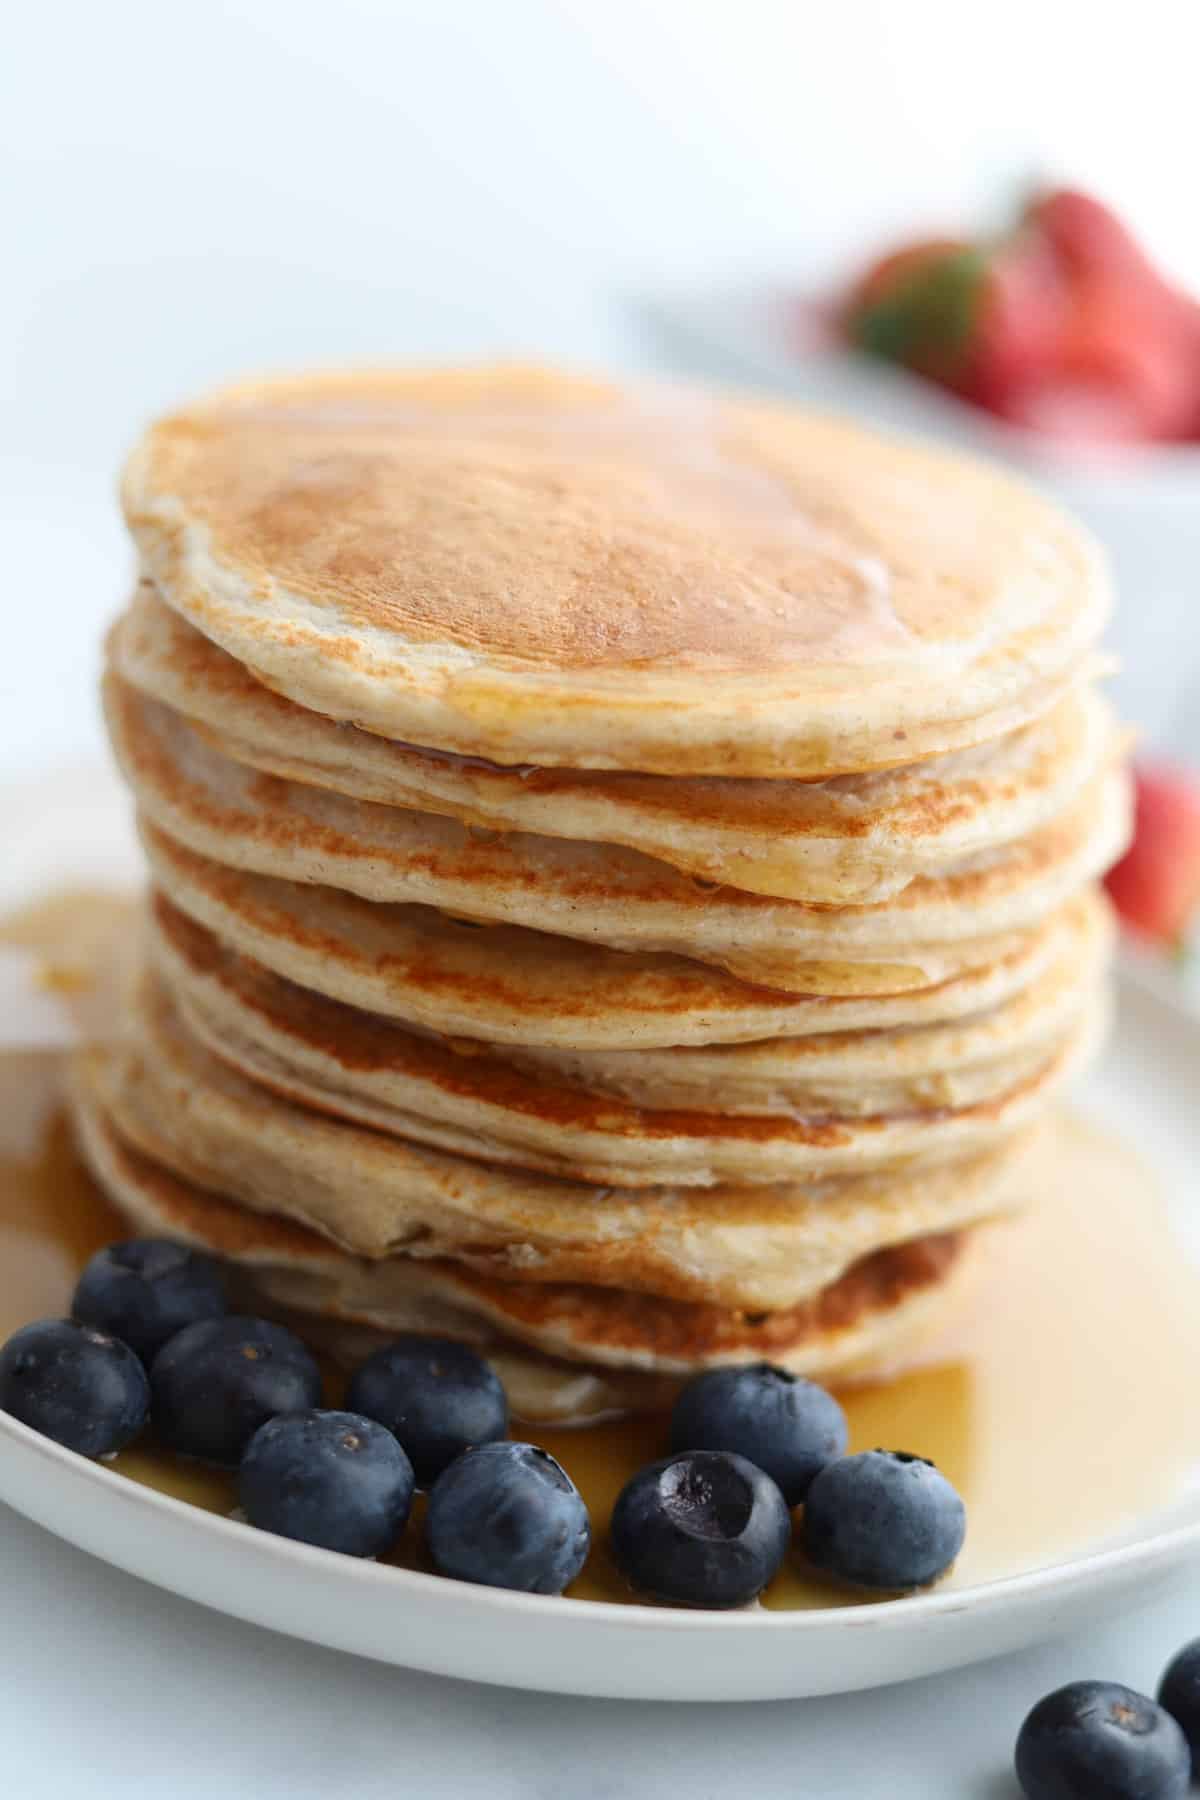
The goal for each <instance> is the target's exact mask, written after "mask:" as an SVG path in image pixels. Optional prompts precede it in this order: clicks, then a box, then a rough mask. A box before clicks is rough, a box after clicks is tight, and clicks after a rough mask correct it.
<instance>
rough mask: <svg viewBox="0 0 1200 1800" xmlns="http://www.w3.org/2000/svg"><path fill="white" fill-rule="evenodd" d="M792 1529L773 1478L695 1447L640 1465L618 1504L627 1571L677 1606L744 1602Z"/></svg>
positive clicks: (616, 1531)
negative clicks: (645, 1466) (679, 1453)
mask: <svg viewBox="0 0 1200 1800" xmlns="http://www.w3.org/2000/svg"><path fill="white" fill-rule="evenodd" d="M791 1535H792V1521H791V1517H790V1515H789V1513H788V1509H787V1504H786V1502H785V1500H784V1498H783V1495H782V1494H781V1493H780V1491H779V1489H778V1488H777V1487H776V1485H775V1483H774V1482H773V1481H772V1480H771V1477H770V1476H769V1475H764V1473H763V1471H762V1470H761V1469H760V1468H758V1467H756V1465H755V1464H754V1463H752V1462H747V1460H746V1458H745V1457H744V1456H734V1455H731V1454H730V1453H729V1452H727V1451H722V1450H688V1451H685V1452H683V1453H682V1454H681V1455H678V1456H668V1457H666V1458H664V1460H663V1461H662V1462H656V1463H651V1464H650V1465H649V1467H648V1468H645V1469H639V1470H638V1472H637V1474H636V1475H635V1476H634V1477H633V1479H632V1480H631V1481H628V1482H627V1483H626V1484H625V1486H624V1487H623V1488H622V1490H621V1492H620V1494H619V1495H618V1496H617V1503H616V1506H615V1507H614V1508H613V1516H612V1548H613V1555H614V1556H615V1557H616V1560H617V1563H618V1565H619V1567H620V1569H621V1571H622V1573H623V1574H624V1575H625V1576H626V1578H627V1579H628V1580H629V1581H630V1582H631V1583H632V1585H633V1586H634V1587H635V1588H638V1589H639V1590H640V1591H641V1592H642V1593H644V1594H650V1595H652V1596H653V1597H654V1598H655V1599H658V1600H669V1601H673V1602H674V1603H675V1604H676V1605H679V1606H720V1607H727V1606H746V1605H747V1604H748V1603H749V1602H750V1601H751V1600H753V1599H755V1597H756V1596H757V1595H758V1594H760V1593H761V1592H762V1590H763V1589H764V1588H765V1587H766V1585H767V1583H768V1582H769V1581H770V1580H771V1579H772V1577H773V1576H774V1575H775V1573H776V1572H777V1570H778V1568H779V1565H780V1563H781V1562H782V1561H783V1558H784V1555H785V1554H786V1552H787V1547H788V1544H789V1542H790V1540H791Z"/></svg>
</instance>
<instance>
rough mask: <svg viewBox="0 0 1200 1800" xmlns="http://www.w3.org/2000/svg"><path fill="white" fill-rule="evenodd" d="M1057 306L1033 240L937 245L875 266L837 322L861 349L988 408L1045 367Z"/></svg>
mask: <svg viewBox="0 0 1200 1800" xmlns="http://www.w3.org/2000/svg"><path fill="white" fill-rule="evenodd" d="M1062 306H1063V301H1062V295H1061V293H1060V288H1059V283H1058V271H1057V265H1056V264H1055V263H1054V261H1053V259H1052V258H1050V257H1049V256H1047V255H1046V254H1045V253H1044V252H1043V251H1042V249H1041V247H1040V246H1039V244H1038V243H1037V240H1036V239H1033V238H1030V239H1027V240H1018V241H1015V242H1013V243H1010V244H1004V245H1001V246H999V247H998V248H996V249H989V248H983V247H975V248H973V247H971V246H970V245H964V244H957V243H954V242H948V241H946V240H941V239H937V240H931V241H929V242H926V243H922V244H913V245H910V246H909V247H908V248H907V249H906V250H901V251H894V252H893V253H892V254H891V255H890V256H888V257H885V258H884V259H883V261H882V262H879V263H876V264H875V265H874V267H873V268H872V269H870V270H869V271H868V273H867V275H866V276H865V277H864V278H863V279H862V280H861V281H860V282H858V283H857V285H856V286H855V288H854V289H853V291H852V293H851V295H850V298H849V301H848V302H847V305H846V307H845V309H844V312H843V319H844V323H845V327H846V331H847V335H848V336H849V338H850V340H851V342H852V343H855V344H857V345H858V346H859V348H860V349H863V350H867V351H870V352H871V353H872V354H873V355H875V356H881V357H884V358H886V359H887V360H888V361H889V362H898V363H902V364H904V366H905V367H906V368H909V369H912V370H914V371H915V372H916V373H917V374H920V375H924V376H925V377H926V378H927V379H928V380H931V381H937V382H939V383H940V384H941V385H942V386H943V387H948V388H951V389H953V390H954V392H956V393H959V394H962V395H963V396H964V397H965V398H967V399H971V400H975V401H977V402H978V403H979V404H980V405H984V406H987V405H991V404H992V403H993V399H994V397H995V396H998V395H1000V394H1001V393H1003V392H1005V391H1006V390H1007V388H1008V387H1009V386H1011V385H1012V383H1013V382H1014V381H1015V380H1017V379H1018V378H1024V377H1025V376H1027V375H1029V374H1030V373H1031V372H1033V371H1035V370H1038V369H1040V368H1041V367H1042V366H1043V365H1044V363H1045V361H1046V358H1047V357H1048V356H1049V355H1050V354H1051V353H1052V351H1053V348H1054V345H1055V343H1056V342H1057V337H1058V332H1059V329H1060V321H1061V314H1062Z"/></svg>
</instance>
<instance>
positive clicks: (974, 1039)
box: [149, 899, 1106, 1186]
mask: <svg viewBox="0 0 1200 1800" xmlns="http://www.w3.org/2000/svg"><path fill="white" fill-rule="evenodd" d="M1096 935H1097V938H1098V940H1099V941H1098V943H1097V944H1095V945H1093V946H1091V949H1090V961H1091V966H1090V968H1089V967H1088V966H1087V964H1086V963H1084V964H1083V965H1082V966H1081V964H1080V963H1079V962H1078V961H1077V960H1076V958H1075V957H1074V956H1071V957H1067V956H1064V957H1063V959H1062V961H1061V963H1060V964H1059V965H1058V966H1057V967H1056V968H1055V969H1054V970H1053V971H1052V973H1051V976H1050V977H1049V978H1048V979H1047V981H1046V982H1045V983H1044V984H1042V985H1041V987H1039V988H1038V989H1036V990H1031V991H1027V992H1026V993H1025V994H1023V995H1021V996H1019V997H1018V998H1017V999H1016V1000H1015V1001H1013V1002H1012V1003H1011V1004H1010V1007H1009V1008H1006V1009H1002V1010H1001V1012H1000V1013H999V1014H998V1015H992V1016H990V1017H987V1018H984V1019H982V1020H977V1021H973V1022H969V1023H967V1024H965V1025H964V1026H962V1027H959V1028H954V1027H951V1028H949V1030H948V1031H947V1032H946V1033H939V1032H938V1031H937V1030H936V1029H932V1030H930V1031H928V1032H927V1033H925V1034H908V1036H907V1037H906V1036H905V1034H899V1035H900V1037H901V1043H900V1045H899V1047H898V1051H897V1058H898V1061H899V1062H900V1063H901V1065H903V1064H904V1063H905V1062H906V1061H907V1063H908V1065H909V1067H910V1068H912V1069H913V1071H914V1078H913V1079H911V1080H909V1081H908V1082H905V1081H904V1080H903V1079H898V1080H896V1081H895V1082H893V1083H891V1084H889V1082H888V1079H887V1072H888V1069H889V1062H888V1054H887V1046H888V1042H889V1034H888V1033H886V1032H873V1033H869V1034H868V1038H867V1043H866V1045H865V1046H864V1044H863V1041H862V1039H861V1037H855V1036H851V1037H849V1039H845V1040H841V1041H839V1040H836V1039H835V1040H833V1041H831V1040H829V1039H828V1038H819V1037H815V1038H810V1039H799V1040H796V1041H795V1044H796V1065H797V1066H796V1067H795V1068H794V1069H793V1070H792V1071H790V1077H791V1080H790V1087H789V1085H788V1072H783V1073H781V1074H780V1075H778V1076H777V1078H776V1086H775V1090H774V1097H776V1098H778V1093H779V1090H780V1089H783V1091H784V1092H787V1093H788V1094H789V1095H790V1098H791V1101H792V1104H791V1105H790V1106H788V1107H786V1108H784V1107H781V1106H779V1105H778V1104H777V1105H776V1106H775V1107H774V1108H773V1109H772V1111H771V1112H770V1113H768V1114H766V1115H756V1114H753V1113H748V1112H747V1111H746V1109H745V1107H744V1106H743V1108H742V1109H740V1112H739V1113H738V1114H736V1115H735V1114H731V1112H730V1110H729V1109H728V1108H727V1107H726V1105H725V1084H723V1083H722V1082H720V1081H714V1082H713V1083H712V1084H711V1085H710V1086H709V1087H708V1088H704V1087H703V1086H697V1087H696V1088H694V1089H693V1090H692V1092H691V1094H690V1096H689V1098H690V1101H691V1106H690V1108H689V1109H687V1110H683V1109H678V1110H675V1111H668V1110H654V1109H651V1110H649V1111H647V1109H646V1108H645V1107H643V1106H642V1105H640V1104H639V1103H638V1102H639V1096H638V1094H637V1093H636V1092H635V1093H634V1094H633V1095H631V1096H630V1097H629V1098H627V1099H626V1098H620V1097H616V1096H613V1095H611V1094H608V1095H606V1094H604V1093H602V1092H599V1091H595V1090H590V1089H588V1088H587V1087H586V1086H584V1085H583V1084H582V1083H578V1082H570V1081H568V1080H565V1079H564V1078H563V1077H562V1076H561V1075H559V1074H558V1073H557V1072H556V1071H553V1070H541V1071H536V1070H528V1069H521V1068H518V1067H514V1066H513V1065H512V1064H511V1063H509V1062H505V1061H503V1060H502V1059H501V1058H500V1057H499V1056H497V1055H495V1054H489V1053H488V1052H487V1051H486V1050H485V1048H484V1047H483V1046H476V1047H474V1053H473V1054H463V1053H462V1051H461V1050H459V1049H458V1048H456V1047H452V1046H449V1045H447V1044H445V1043H444V1042H438V1041H437V1040H434V1039H431V1038H427V1037H422V1036H418V1035H415V1034H413V1033H412V1032H408V1031H405V1030H403V1029H401V1028H400V1027H398V1026H396V1025H393V1024H391V1023H390V1022H389V1021H387V1020H384V1019H379V1018H376V1017H374V1016H373V1015H371V1014H368V1013H363V1012H361V1011H359V1010H357V1009H355V1008H351V1007H344V1006H340V1005H339V1004H338V1003H337V1002H336V1001H331V1000H326V999H324V998H322V997H321V996H319V995H315V994H310V993H308V992H307V991H306V990H304V989H302V988H297V987H295V986H294V985H293V984H291V983H289V982H285V981H282V980H281V979H280V978H279V977H278V976H275V975H272V974H270V973H269V971H267V970H264V969H261V968H259V967H258V966H257V965H256V964H254V963H251V962H249V961H248V960H247V959H246V958H244V957H239V956H238V955H237V953H236V952H232V951H226V950H224V949H223V947H222V946H221V945H220V943H219V942H218V941H217V940H216V939H215V938H214V937H213V936H212V934H211V933H209V932H206V931H204V930H203V928H202V927H199V926H197V925H195V924H194V923H193V922H192V921H190V920H189V919H187V918H186V917H185V916H184V915H183V914H181V913H179V912H178V911H176V910H174V909H172V908H171V907H170V905H169V903H168V902H165V901H163V900H161V899H160V900H159V901H158V902H157V903H156V905H155V908H154V911H153V915H152V919H151V922H150V946H149V948H150V955H151V960H152V962H153V964H154V967H155V969H156V971H157V974H158V976H159V977H160V979H161V980H162V982H163V984H164V986H165V987H166V988H167V990H168V992H169V993H170V995H171V999H172V1002H173V1004H174V1005H175V1007H176V1008H177V1010H178V1012H179V1014H180V1016H181V1018H182V1020H183V1021H184V1023H185V1025H186V1027H187V1029H188V1031H189V1032H190V1033H191V1034H192V1035H193V1036H194V1037H195V1038H197V1039H198V1040H199V1041H200V1042H201V1043H202V1044H204V1046H205V1047H206V1048H207V1049H208V1050H209V1051H211V1052H212V1054H213V1055H214V1056H217V1057H219V1058H220V1059H221V1060H223V1061H225V1062H227V1063H229V1064H231V1065H232V1066H233V1067H234V1068H235V1069H236V1070H237V1071H238V1072H239V1073H241V1074H242V1075H245V1076H246V1077H247V1078H248V1079H249V1080H251V1081H257V1082H259V1083H261V1084H262V1085H263V1086H264V1087H266V1088H269V1089H270V1090H271V1091H272V1092H274V1093H277V1094H281V1095H284V1096H285V1097H287V1098H289V1099H293V1100H298V1101H300V1102H301V1103H302V1104H304V1105H307V1106H310V1107H315V1108H317V1109H318V1110H321V1111H324V1112H328V1113H331V1114H333V1115H335V1116H337V1117H341V1118H345V1119H349V1120H352V1121H357V1122H359V1123H362V1124H365V1125H370V1126H373V1127H374V1128H376V1129H378V1130H382V1131H388V1132H391V1133H393V1134H397V1135H400V1136H402V1137H405V1138H410V1139H414V1140H416V1141H417V1142H419V1143H426V1144H433V1145H435V1146H439V1147H441V1148H445V1149H451V1150H458V1151H461V1152H463V1153H465V1154H467V1155H475V1156H486V1157H487V1158H488V1159H489V1160H490V1161H494V1162H498V1163H504V1164H515V1165H517V1166H518V1167H522V1168H532V1169H538V1170H542V1171H544V1172H547V1173H550V1174H567V1175H571V1176H575V1177H581V1178H583V1179H587V1180H594V1181H609V1182H612V1183H614V1184H616V1185H620V1186H626V1185H634V1186H636V1185H639V1184H640V1183H653V1182H655V1181H663V1180H669V1181H672V1182H676V1183H687V1184H690V1183H693V1182H695V1181H696V1180H698V1179H709V1180H713V1179H722V1178H726V1177H727V1178H729V1179H735V1180H742V1181H746V1180H755V1179H776V1180H777V1179H782V1178H784V1177H787V1176H790V1175H792V1174H794V1173H796V1172H797V1171H800V1172H803V1170H804V1169H805V1168H806V1167H808V1166H810V1163H811V1159H812V1157H813V1156H814V1155H821V1154H823V1153H824V1151H825V1149H826V1147H827V1146H831V1145H832V1144H833V1143H835V1142H838V1141H839V1140H840V1144H841V1150H842V1152H843V1153H844V1154H846V1155H847V1156H849V1155H852V1154H853V1153H854V1151H855V1149H856V1148H857V1151H858V1153H859V1154H860V1155H861V1156H863V1157H864V1159H867V1160H869V1161H874V1159H875V1157H876V1156H881V1155H882V1156H890V1155H891V1154H893V1153H894V1154H897V1155H900V1156H905V1155H910V1154H911V1155H914V1156H919V1157H921V1158H937V1157H938V1156H940V1155H942V1154H945V1153H947V1152H946V1148H945V1146H946V1145H947V1143H948V1144H949V1153H950V1154H958V1153H960V1151H961V1144H960V1143H959V1141H958V1139H959V1134H960V1133H962V1132H963V1131H964V1130H965V1129H967V1127H968V1125H969V1122H970V1120H972V1119H973V1120H974V1122H975V1123H977V1124H978V1123H979V1122H980V1121H982V1120H983V1119H984V1118H985V1117H986V1118H988V1122H989V1124H990V1123H992V1122H993V1121H995V1122H999V1121H1002V1120H1003V1119H1004V1117H1005V1116H1006V1115H1007V1112H1008V1109H1009V1106H1010V1104H1011V1102H1012V1098H1013V1096H1014V1095H1016V1094H1019V1093H1021V1092H1022V1091H1023V1090H1028V1091H1029V1092H1031V1093H1034V1094H1036V1093H1037V1091H1038V1090H1039V1087H1040V1085H1041V1083H1040V1081H1039V1077H1040V1076H1041V1075H1042V1073H1043V1071H1044V1070H1045V1069H1046V1068H1047V1066H1048V1065H1049V1064H1050V1063H1051V1062H1052V1061H1054V1060H1056V1059H1058V1058H1059V1057H1061V1056H1063V1055H1064V1053H1065V1052H1066V1051H1067V1050H1068V1047H1069V1046H1070V1045H1071V1043H1072V1042H1073V1040H1074V1039H1075V1038H1076V1037H1077V1035H1078V1034H1079V1032H1080V1031H1081V1029H1082V1027H1083V1024H1084V1015H1085V1014H1086V1013H1087V1012H1088V1011H1089V1010H1090V1009H1091V1008H1092V1006H1093V1005H1094V993H1095V989H1096V986H1097V982H1098V980H1099V977H1100V955H1099V952H1100V951H1101V950H1102V949H1103V947H1104V942H1105V937H1106V934H1104V933H1102V932H1098V933H1097V934H1096ZM1071 947H1072V949H1074V950H1080V949H1083V950H1084V953H1085V955H1086V954H1087V950H1088V947H1087V946H1086V945H1080V944H1078V943H1076V944H1074V945H1072V946H1071ZM1010 1013H1014V1014H1015V1015H1016V1016H1015V1017H1013V1018H1009V1017H1008V1015H1009V1014H1010ZM914 1035H917V1036H925V1037H930V1038H933V1039H934V1040H935V1041H936V1040H938V1039H942V1040H943V1048H950V1047H952V1046H953V1045H954V1044H955V1043H956V1042H957V1044H958V1045H959V1046H960V1047H961V1049H962V1052H963V1057H962V1061H961V1063H958V1064H956V1063H955V1062H954V1061H953V1060H952V1059H951V1058H950V1057H949V1056H948V1055H947V1056H939V1055H938V1052H937V1049H936V1047H935V1045H931V1044H929V1043H927V1042H919V1043H914V1042H913V1041H912V1039H913V1036H914ZM946 1038H948V1039H949V1040H950V1044H949V1045H948V1046H947V1045H946V1044H945V1042H944V1040H945V1039H946ZM756 1048H757V1047H756V1046H744V1047H742V1048H740V1049H738V1048H735V1049H733V1050H727V1051H725V1052H724V1059H725V1061H726V1062H733V1063H734V1064H735V1065H736V1062H737V1059H738V1058H739V1057H740V1056H743V1055H745V1056H750V1057H752V1056H753V1055H754V1053H755V1050H756ZM786 1048H787V1046H783V1047H780V1051H779V1052H777V1054H776V1064H777V1067H781V1066H782V1065H783V1064H784V1054H783V1051H785V1050H786ZM675 1054H676V1055H677V1056H685V1057H686V1055H687V1052H675ZM839 1056H842V1057H844V1059H845V1063H846V1064H847V1065H848V1066H847V1067H845V1068H844V1069H843V1070H842V1079H841V1080H840V1082H839V1080H838V1078H837V1077H838V1072H839V1068H840V1067H841V1065H840V1064H839ZM810 1061H811V1062H814V1063H815V1064H816V1065H817V1070H818V1074H817V1077H816V1079H815V1080H814V1081H812V1082H810V1083H809V1084H808V1086H807V1088H806V1086H805V1071H806V1067H807V1065H808V1063H809V1062H810ZM856 1063H857V1065H858V1066H857V1067H856V1066H855V1065H856ZM864 1064H865V1067H864ZM718 1065H719V1059H718ZM822 1068H823V1069H824V1070H825V1074H824V1077H823V1078H822V1076H821V1074H820V1072H819V1071H820V1070H821V1069H822ZM872 1069H874V1071H875V1075H874V1079H873V1080H872V1079H870V1071H871V1070H872ZM864 1075H866V1076H867V1077H868V1078H867V1079H866V1080H864V1079H863V1076H864ZM981 1109H989V1111H988V1112H987V1113H985V1112H984V1111H982V1110H981ZM735 1117H736V1123H731V1122H730V1121H731V1120H733V1119H734V1118H735ZM772 1120H774V1121H775V1123H772ZM914 1141H915V1143H916V1146H917V1148H916V1150H915V1151H911V1150H910V1148H909V1147H910V1145H911V1144H912V1143H913V1142H914Z"/></svg>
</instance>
